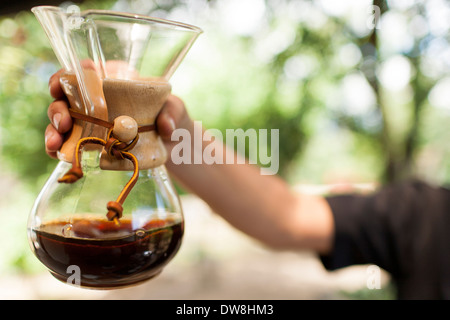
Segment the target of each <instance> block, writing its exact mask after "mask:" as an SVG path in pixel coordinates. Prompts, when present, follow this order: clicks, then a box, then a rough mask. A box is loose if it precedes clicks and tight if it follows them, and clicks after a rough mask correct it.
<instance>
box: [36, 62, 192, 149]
mask: <svg viewBox="0 0 450 320" xmlns="http://www.w3.org/2000/svg"><path fill="white" fill-rule="evenodd" d="M62 72H63V70H59V71H58V72H56V73H55V74H53V75H52V76H51V78H50V80H49V85H48V86H49V90H50V94H51V96H52V97H53V98H54V99H55V100H54V101H53V102H52V103H51V104H50V106H49V107H48V111H47V114H48V117H49V119H50V124H49V125H48V126H47V129H46V130H45V151H46V152H47V154H48V155H49V156H50V157H52V158H56V157H57V152H58V150H59V149H60V148H61V146H62V144H63V141H64V134H66V133H67V132H69V131H70V129H71V128H72V118H71V116H70V114H69V111H68V108H69V105H68V101H67V98H66V96H65V94H64V92H63V90H62V89H61V86H60V84H59V77H60V75H61V73H62ZM156 124H157V128H158V133H159V135H160V136H161V138H162V139H163V141H164V142H165V145H166V147H167V148H168V149H169V154H170V149H171V147H172V145H173V144H171V143H170V142H171V141H170V137H171V135H172V132H173V131H174V130H175V128H186V129H191V127H192V121H191V119H190V118H189V115H188V113H187V111H186V108H185V106H184V103H183V101H182V100H181V99H180V98H178V97H176V96H174V95H170V96H169V97H168V99H167V101H166V103H165V104H164V106H163V108H162V109H161V111H160V113H159V115H158V117H157V119H156Z"/></svg>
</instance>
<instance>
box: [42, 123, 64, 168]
mask: <svg viewBox="0 0 450 320" xmlns="http://www.w3.org/2000/svg"><path fill="white" fill-rule="evenodd" d="M62 143H63V135H62V134H60V133H59V132H58V131H57V130H56V129H55V127H53V125H52V124H49V125H48V126H47V129H46V130H45V152H47V154H48V155H49V156H50V157H52V158H55V159H56V156H57V151H58V150H59V148H61V146H62Z"/></svg>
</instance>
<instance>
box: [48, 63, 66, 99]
mask: <svg viewBox="0 0 450 320" xmlns="http://www.w3.org/2000/svg"><path fill="white" fill-rule="evenodd" d="M63 71H64V70H63V69H60V70H59V71H58V72H56V73H54V74H53V75H52V76H51V77H50V80H49V81H48V89H49V90H50V95H51V96H52V97H53V98H55V99H63V98H64V97H65V95H64V91H63V90H62V89H61V85H60V84H59V77H60V76H61V73H62V72H63Z"/></svg>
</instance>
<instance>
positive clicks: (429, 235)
mask: <svg viewBox="0 0 450 320" xmlns="http://www.w3.org/2000/svg"><path fill="white" fill-rule="evenodd" d="M327 201H328V203H329V204H330V206H331V209H332V212H333V216H334V222H335V236H334V249H333V251H332V252H331V253H330V254H329V255H328V256H322V257H321V260H322V263H323V264H324V266H325V268H327V269H328V270H335V269H338V268H342V267H345V266H349V265H355V264H375V265H378V266H379V267H380V268H383V269H384V270H386V271H387V272H389V273H390V274H391V276H392V279H393V281H394V283H395V284H396V286H397V294H398V298H399V299H450V191H449V190H447V189H444V188H442V187H440V188H437V187H433V186H430V185H428V184H426V183H423V182H418V181H414V182H408V183H403V184H398V185H392V186H388V187H385V188H382V189H381V190H380V191H378V192H377V193H375V194H373V195H369V196H367V195H339V196H332V197H328V198H327Z"/></svg>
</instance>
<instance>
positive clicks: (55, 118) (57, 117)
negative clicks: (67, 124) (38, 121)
mask: <svg viewBox="0 0 450 320" xmlns="http://www.w3.org/2000/svg"><path fill="white" fill-rule="evenodd" d="M52 120H53V126H54V127H55V128H56V130H59V122H60V121H61V113H55V115H54V116H53V119H52Z"/></svg>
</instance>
